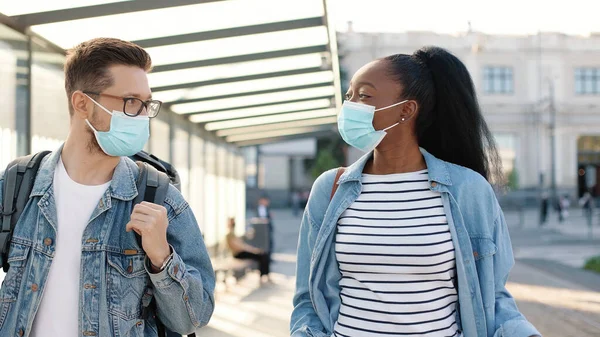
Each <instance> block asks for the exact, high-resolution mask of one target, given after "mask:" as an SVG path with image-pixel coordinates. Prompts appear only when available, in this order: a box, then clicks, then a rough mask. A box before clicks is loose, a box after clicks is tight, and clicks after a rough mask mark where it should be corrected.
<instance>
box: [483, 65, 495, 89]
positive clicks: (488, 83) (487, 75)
mask: <svg viewBox="0 0 600 337" xmlns="http://www.w3.org/2000/svg"><path fill="white" fill-rule="evenodd" d="M483 90H484V92H486V93H491V92H492V90H493V87H492V74H491V69H490V67H485V68H483Z"/></svg>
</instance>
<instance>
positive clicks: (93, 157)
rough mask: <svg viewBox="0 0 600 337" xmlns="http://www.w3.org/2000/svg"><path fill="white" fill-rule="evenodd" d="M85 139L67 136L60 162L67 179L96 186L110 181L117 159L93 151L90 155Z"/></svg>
mask: <svg viewBox="0 0 600 337" xmlns="http://www.w3.org/2000/svg"><path fill="white" fill-rule="evenodd" d="M84 138H85V137H72V135H69V137H67V141H66V142H65V146H64V148H63V150H62V154H61V157H62V161H63V164H64V166H65V169H66V170H67V173H68V174H69V177H70V178H71V179H73V181H75V182H77V183H78V184H82V185H88V186H96V185H102V184H105V183H107V182H109V181H111V180H112V176H113V173H114V171H115V168H116V167H117V165H118V164H119V161H120V158H119V157H109V156H107V155H106V154H104V153H102V152H99V151H94V153H91V152H90V150H89V148H88V142H87V139H86V140H82V139H84Z"/></svg>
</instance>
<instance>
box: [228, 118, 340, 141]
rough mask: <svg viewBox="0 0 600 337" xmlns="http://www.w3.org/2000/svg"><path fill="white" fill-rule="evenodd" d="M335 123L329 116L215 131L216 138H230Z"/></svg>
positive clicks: (334, 119)
mask: <svg viewBox="0 0 600 337" xmlns="http://www.w3.org/2000/svg"><path fill="white" fill-rule="evenodd" d="M335 123H337V117H336V116H331V117H324V118H315V119H307V120H303V121H292V122H284V123H276V124H266V125H255V126H248V127H243V128H235V129H225V130H219V131H217V136H219V137H225V136H232V135H241V134H246V133H257V132H265V131H273V130H282V129H290V128H297V127H300V126H315V125H326V124H335Z"/></svg>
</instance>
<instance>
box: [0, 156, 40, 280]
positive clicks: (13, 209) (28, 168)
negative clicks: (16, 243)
mask: <svg viewBox="0 0 600 337" xmlns="http://www.w3.org/2000/svg"><path fill="white" fill-rule="evenodd" d="M49 153H50V151H43V152H40V153H37V154H32V155H29V156H25V157H20V158H17V159H15V160H14V161H13V162H11V163H10V164H8V167H7V169H6V172H5V179H4V191H3V201H2V231H1V232H0V249H1V253H2V268H3V270H4V272H8V268H9V267H10V266H9V264H8V261H7V260H8V250H9V248H10V240H11V239H12V234H13V231H14V229H15V226H16V225H17V222H18V221H19V217H20V216H21V213H22V212H23V210H24V209H25V206H26V205H27V202H28V201H29V195H30V194H31V190H32V189H33V184H34V183H35V177H36V175H37V171H38V170H39V168H40V164H41V163H42V159H44V157H46V156H47V155H48V154H49Z"/></svg>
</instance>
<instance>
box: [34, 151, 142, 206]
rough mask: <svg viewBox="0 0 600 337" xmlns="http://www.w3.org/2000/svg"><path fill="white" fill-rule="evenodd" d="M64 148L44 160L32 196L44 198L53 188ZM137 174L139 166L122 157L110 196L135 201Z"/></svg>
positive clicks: (111, 186) (115, 173)
mask: <svg viewBox="0 0 600 337" xmlns="http://www.w3.org/2000/svg"><path fill="white" fill-rule="evenodd" d="M63 147H64V144H63V145H61V146H60V148H58V150H56V151H53V152H52V153H50V154H49V155H48V156H47V157H46V158H44V160H43V162H42V164H41V165H40V169H39V171H38V174H37V177H36V179H35V183H34V185H33V189H32V191H31V196H43V195H44V194H46V193H47V192H48V190H49V189H50V187H51V186H52V183H53V181H54V172H55V171H56V167H57V166H58V161H59V160H60V155H61V153H62V150H63ZM137 174H138V168H137V165H136V164H135V163H134V162H133V161H132V160H130V159H128V158H126V157H121V160H120V161H119V164H117V167H116V168H115V172H114V173H113V178H112V181H111V183H110V187H109V188H108V193H109V194H110V196H111V197H113V198H116V199H120V200H123V201H129V200H133V199H134V198H135V197H136V196H137V194H138V191H137V187H136V177H137Z"/></svg>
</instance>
